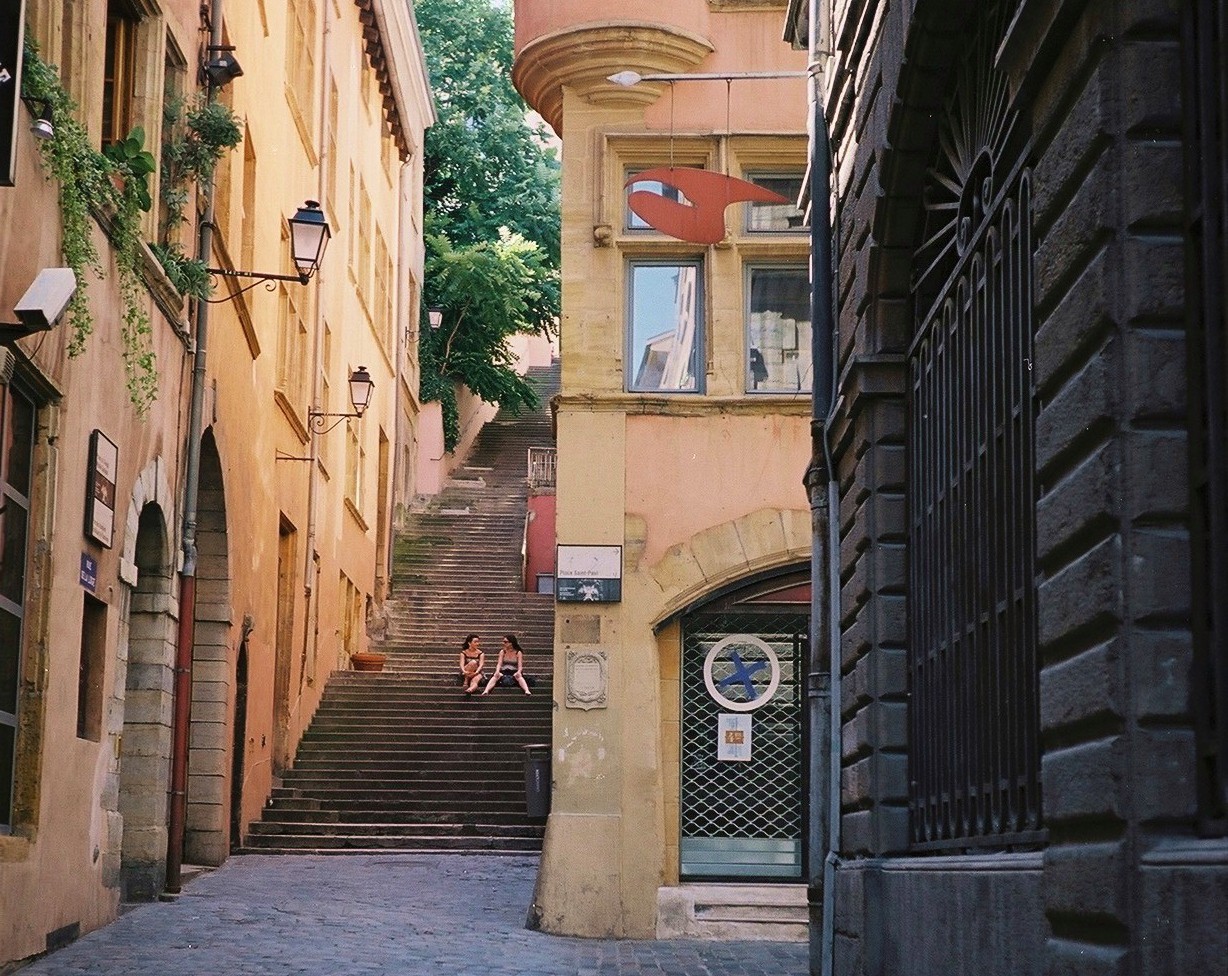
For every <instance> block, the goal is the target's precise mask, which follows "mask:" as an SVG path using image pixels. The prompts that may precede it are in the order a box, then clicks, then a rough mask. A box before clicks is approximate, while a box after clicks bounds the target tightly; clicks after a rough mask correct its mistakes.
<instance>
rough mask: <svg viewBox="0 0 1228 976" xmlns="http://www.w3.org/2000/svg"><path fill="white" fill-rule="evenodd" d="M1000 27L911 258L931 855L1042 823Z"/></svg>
mask: <svg viewBox="0 0 1228 976" xmlns="http://www.w3.org/2000/svg"><path fill="white" fill-rule="evenodd" d="M1006 6H1007V5H1004V6H1003V7H1001V8H999V10H998V16H999V17H1001V16H1002V15H1003V11H1004V10H1005V8H1006ZM999 29H1000V25H999V24H995V23H994V16H993V15H992V14H991V15H990V16H989V17H987V19H986V24H985V25H984V27H983V28H982V31H981V33H980V36H979V38H978V42H977V43H976V44H974V45H973V48H972V51H971V53H970V56H969V57H968V60H967V62H966V64H965V65H964V68H963V69H962V71H961V74H960V77H959V83H958V84H957V86H956V95H955V96H954V97H953V99H952V102H951V105H950V108H949V113H948V116H947V118H946V120H945V122H944V124H943V126H942V131H941V132H940V138H939V144H940V146H941V147H942V148H941V150H940V153H939V159H938V162H937V163H936V165H935V167H934V168H933V169H932V170H931V183H930V185H929V187H928V192H927V196H926V199H927V207H928V210H929V212H928V215H927V217H928V222H927V240H926V244H925V246H923V247H922V248H921V249H920V250H919V251H918V255H917V260H918V269H919V277H918V281H917V300H918V312H919V316H920V319H919V325H918V328H917V332H916V335H915V338H914V341H913V344H912V348H911V350H910V353H909V370H910V388H909V442H908V450H909V466H908V474H909V480H908V503H909V533H908V554H909V571H908V597H909V601H908V608H909V629H908V635H909V665H910V677H911V692H912V696H911V707H910V710H909V720H910V733H911V741H910V754H909V755H910V763H911V770H910V773H911V775H910V781H911V790H910V811H911V826H912V839H913V843H914V845H915V846H916V847H918V848H921V849H925V848H950V847H969V846H976V845H977V844H981V843H986V842H990V843H994V844H1002V843H1022V842H1026V841H1027V840H1029V839H1031V838H1030V837H1029V834H1031V833H1032V832H1035V831H1037V830H1038V829H1039V827H1040V823H1041V804H1040V780H1039V772H1040V758H1039V706H1038V669H1037V656H1036V596H1035V594H1036V570H1035V549H1036V545H1035V524H1036V522H1035V519H1036V515H1035V512H1036V491H1035V485H1034V446H1033V431H1034V425H1035V417H1034V412H1035V407H1034V391H1033V386H1032V379H1031V362H1032V253H1033V246H1032V235H1031V213H1032V201H1031V176H1030V172H1029V171H1028V170H1027V169H1026V167H1025V166H1024V165H1023V163H1022V159H1023V152H1022V149H1021V146H1022V144H1023V140H1022V138H1021V137H1020V134H1019V133H1018V131H1017V129H1018V126H1019V122H1020V120H1019V117H1018V115H1017V114H1016V113H1013V112H1011V111H1009V108H1008V93H1007V89H1006V86H1005V83H1004V81H1003V80H1002V79H1001V78H1000V77H998V76H997V75H996V73H995V72H994V71H993V69H992V51H993V50H994V49H995V48H996V43H995V38H997V37H1000V36H1001V35H1000V33H995V32H996V31H998V30H999ZM1012 835H1013V836H1012Z"/></svg>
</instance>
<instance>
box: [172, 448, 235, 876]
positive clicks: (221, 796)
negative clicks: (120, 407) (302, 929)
mask: <svg viewBox="0 0 1228 976" xmlns="http://www.w3.org/2000/svg"><path fill="white" fill-rule="evenodd" d="M196 551H197V558H196V622H195V632H194V637H193V650H192V717H191V723H192V731H191V739H190V743H189V751H188V806H187V833H186V836H185V837H184V859H185V860H186V861H188V862H190V863H195V864H221V863H222V861H224V860H225V859H226V856H227V854H229V852H230V825H229V822H230V810H229V804H228V802H227V798H228V795H229V791H228V790H227V788H226V781H227V777H229V776H230V775H231V763H230V761H229V758H228V757H227V755H226V747H225V744H226V743H227V742H229V741H230V738H231V737H230V735H229V734H228V732H229V730H228V723H229V722H230V720H231V717H230V716H231V711H230V708H231V703H230V698H231V688H232V678H231V675H232V670H233V665H232V664H231V647H230V644H231V631H232V627H231V605H230V559H229V543H228V536H227V533H226V493H225V487H224V485H223V483H222V463H221V459H220V458H219V456H218V449H217V443H216V441H215V440H214V438H213V432H212V431H211V430H210V431H206V432H205V435H204V437H203V438H202V439H201V445H200V488H199V492H198V495H197V511H196ZM236 721H238V716H237V715H236Z"/></svg>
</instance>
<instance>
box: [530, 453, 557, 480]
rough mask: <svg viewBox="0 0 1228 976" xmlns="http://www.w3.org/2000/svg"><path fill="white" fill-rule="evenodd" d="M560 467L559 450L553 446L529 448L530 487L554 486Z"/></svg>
mask: <svg viewBox="0 0 1228 976" xmlns="http://www.w3.org/2000/svg"><path fill="white" fill-rule="evenodd" d="M557 467H558V451H557V450H556V449H555V448H553V447H530V448H529V474H528V479H529V487H530V488H553V487H554V479H555V474H556V473H557Z"/></svg>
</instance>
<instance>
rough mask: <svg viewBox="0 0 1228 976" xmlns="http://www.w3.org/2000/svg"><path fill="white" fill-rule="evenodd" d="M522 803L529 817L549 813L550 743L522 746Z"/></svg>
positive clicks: (543, 815)
mask: <svg viewBox="0 0 1228 976" xmlns="http://www.w3.org/2000/svg"><path fill="white" fill-rule="evenodd" d="M524 804H525V807H526V809H527V810H528V813H529V816H530V817H545V816H547V815H548V814H549V813H550V744H549V743H548V742H547V743H535V744H534V745H531V746H525V747H524Z"/></svg>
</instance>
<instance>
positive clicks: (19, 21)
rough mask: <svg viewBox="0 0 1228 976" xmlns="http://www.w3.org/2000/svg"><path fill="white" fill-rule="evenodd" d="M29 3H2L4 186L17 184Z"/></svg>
mask: <svg viewBox="0 0 1228 976" xmlns="http://www.w3.org/2000/svg"><path fill="white" fill-rule="evenodd" d="M24 8H25V0H0V186H12V185H13V157H14V155H15V154H16V152H17V120H18V117H19V109H18V105H19V104H20V102H21V56H22V43H23V41H22V39H23V37H24V35H25V26H26V18H25V12H24Z"/></svg>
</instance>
